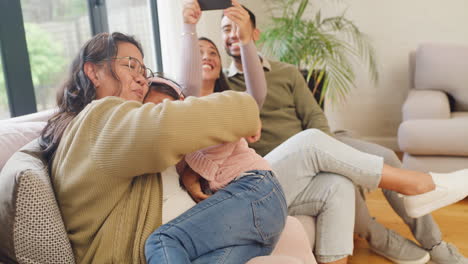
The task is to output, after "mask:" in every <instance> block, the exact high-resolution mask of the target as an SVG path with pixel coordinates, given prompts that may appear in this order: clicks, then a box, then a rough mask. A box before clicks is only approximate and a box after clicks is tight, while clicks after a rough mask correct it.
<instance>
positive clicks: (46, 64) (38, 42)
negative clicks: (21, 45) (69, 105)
mask: <svg viewBox="0 0 468 264" xmlns="http://www.w3.org/2000/svg"><path fill="white" fill-rule="evenodd" d="M25 31H26V41H27V45H28V53H29V62H30V65H31V75H32V80H33V84H34V90H35V93H36V99H37V100H38V103H40V104H41V103H42V104H46V103H47V102H49V101H54V99H55V98H50V89H54V88H55V87H56V82H57V80H58V79H60V75H59V74H60V73H61V72H63V68H64V67H65V59H64V58H63V57H62V55H61V54H62V53H63V48H62V46H61V45H60V44H59V43H58V42H55V41H54V40H53V39H52V37H51V34H50V33H49V32H47V31H45V30H43V29H41V28H40V27H39V26H38V25H35V24H29V23H26V24H25ZM1 63H2V62H1V61H0V68H1V69H2V70H1V71H0V109H7V108H8V99H7V94H6V85H5V77H4V75H3V68H2V64H1Z"/></svg>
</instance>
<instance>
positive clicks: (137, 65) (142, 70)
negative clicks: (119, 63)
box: [109, 56, 154, 85]
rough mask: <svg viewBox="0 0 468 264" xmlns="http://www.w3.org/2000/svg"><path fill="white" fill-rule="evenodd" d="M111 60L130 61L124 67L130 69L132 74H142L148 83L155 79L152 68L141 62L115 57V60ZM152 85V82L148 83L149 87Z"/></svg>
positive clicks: (134, 59) (129, 58) (130, 58)
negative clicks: (150, 79)
mask: <svg viewBox="0 0 468 264" xmlns="http://www.w3.org/2000/svg"><path fill="white" fill-rule="evenodd" d="M109 60H128V62H127V63H126V64H125V65H124V66H125V67H128V69H129V70H130V72H132V73H136V74H141V75H142V76H143V77H144V78H145V79H146V80H147V81H148V79H149V78H152V77H154V73H153V71H152V70H151V69H150V68H147V67H145V66H143V64H141V62H140V61H139V60H138V59H136V58H133V57H130V56H128V57H115V58H110V59H109ZM149 84H150V81H148V85H149Z"/></svg>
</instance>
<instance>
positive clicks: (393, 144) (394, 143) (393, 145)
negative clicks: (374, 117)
mask: <svg viewBox="0 0 468 264" xmlns="http://www.w3.org/2000/svg"><path fill="white" fill-rule="evenodd" d="M360 139H362V140H365V141H369V142H372V143H375V144H379V145H381V146H384V147H387V148H389V149H391V150H394V151H400V147H399V146H398V139H397V137H360Z"/></svg>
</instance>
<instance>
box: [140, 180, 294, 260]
mask: <svg viewBox="0 0 468 264" xmlns="http://www.w3.org/2000/svg"><path fill="white" fill-rule="evenodd" d="M286 215H287V211H286V202H285V200H284V195H283V192H282V190H281V188H280V187H279V184H278V183H277V181H276V179H275V178H274V177H273V176H271V174H270V172H265V171H259V174H254V175H252V176H245V177H243V178H240V179H239V180H237V181H233V182H232V183H231V184H229V185H228V186H226V187H225V188H224V189H222V190H219V191H218V192H217V193H216V194H214V195H213V196H211V197H210V198H208V199H206V200H204V201H203V202H201V203H198V204H197V205H195V206H194V207H192V208H191V209H189V210H188V211H187V212H185V213H184V214H182V215H181V216H179V217H177V218H176V219H174V220H172V221H171V222H169V223H167V224H165V225H163V226H161V227H160V228H158V229H157V230H156V231H155V232H154V233H153V234H151V235H150V237H149V238H148V240H147V242H146V248H145V255H146V258H147V262H148V263H161V264H164V263H190V261H193V260H195V259H197V258H199V257H201V256H204V255H207V254H209V253H212V256H213V257H215V258H219V257H220V256H221V257H224V258H227V260H229V261H230V260H231V259H232V260H233V261H234V262H226V263H242V262H236V260H235V259H236V258H238V254H243V255H245V254H250V253H248V252H254V254H268V253H269V252H270V251H271V250H272V248H273V247H274V245H275V243H276V242H277V239H278V237H279V235H280V233H281V231H282V229H283V227H284V223H285V218H286ZM258 245H261V246H262V247H263V248H265V251H264V252H257V253H255V252H256V251H255V250H254V249H255V248H256V247H258ZM237 246H245V248H248V247H249V246H250V247H252V249H253V250H252V251H249V250H245V251H243V253H236V252H237V250H236V247H237ZM230 247H233V249H232V250H226V249H229V248H230ZM218 250H221V253H220V252H217V251H218ZM233 252H234V253H233ZM208 256H209V255H208ZM254 256H256V255H252V256H247V257H249V258H251V257H254ZM227 260H226V261H227Z"/></svg>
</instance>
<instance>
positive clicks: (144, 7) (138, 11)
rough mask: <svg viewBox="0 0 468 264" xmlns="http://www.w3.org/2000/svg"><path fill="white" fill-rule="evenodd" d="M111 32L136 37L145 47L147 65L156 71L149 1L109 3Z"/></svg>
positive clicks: (108, 11) (120, 0) (115, 0)
mask: <svg viewBox="0 0 468 264" xmlns="http://www.w3.org/2000/svg"><path fill="white" fill-rule="evenodd" d="M106 6H107V16H108V23H109V31H110V32H115V31H118V32H121V33H125V34H128V35H132V36H134V37H135V38H136V39H137V40H138V41H139V42H140V43H141V45H142V46H143V52H144V53H145V64H146V67H149V68H150V69H151V70H153V71H156V56H155V52H154V51H155V48H154V34H153V29H152V22H151V21H152V20H151V7H150V3H149V1H148V0H113V1H111V2H110V1H109V2H108V3H107V5H106Z"/></svg>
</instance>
